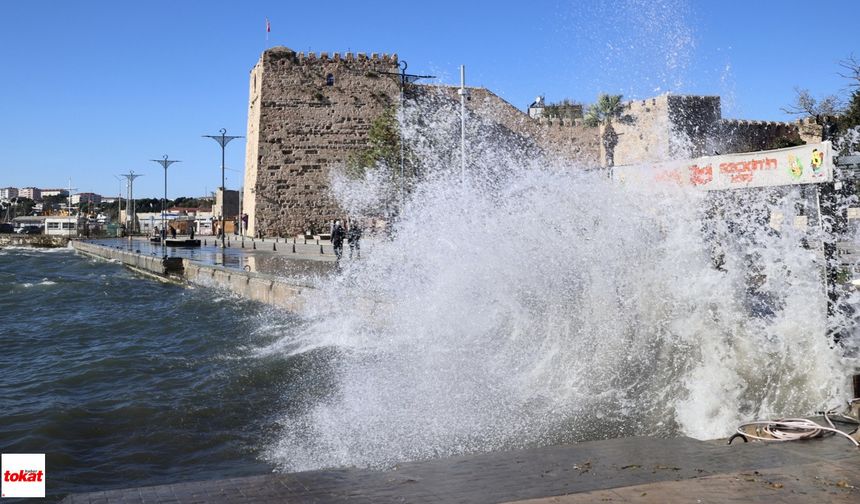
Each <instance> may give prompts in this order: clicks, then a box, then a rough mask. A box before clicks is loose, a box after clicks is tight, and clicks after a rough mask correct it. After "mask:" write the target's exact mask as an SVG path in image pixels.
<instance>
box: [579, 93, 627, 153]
mask: <svg viewBox="0 0 860 504" xmlns="http://www.w3.org/2000/svg"><path fill="white" fill-rule="evenodd" d="M623 109H624V106H623V105H622V104H621V95H608V94H601V95H600V96H598V97H597V103H593V104H592V105H591V106H590V107H588V112H586V113H585V118H584V119H585V124H586V125H588V126H592V127H597V126H599V125H603V135H601V141H602V142H603V148H604V150H605V151H606V166H608V167H609V168H612V167H613V166H614V165H615V146H616V145H618V134H617V133H615V128H613V127H612V120H613V119H620V118H621V111H622V110H623Z"/></svg>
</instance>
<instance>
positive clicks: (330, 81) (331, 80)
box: [325, 74, 334, 86]
mask: <svg viewBox="0 0 860 504" xmlns="http://www.w3.org/2000/svg"><path fill="white" fill-rule="evenodd" d="M325 85H326V86H334V75H332V74H328V75H326V76H325Z"/></svg>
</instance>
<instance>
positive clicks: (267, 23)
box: [266, 18, 272, 33]
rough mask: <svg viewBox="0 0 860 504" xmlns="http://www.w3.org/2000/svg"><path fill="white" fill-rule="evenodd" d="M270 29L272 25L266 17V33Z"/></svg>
mask: <svg viewBox="0 0 860 504" xmlns="http://www.w3.org/2000/svg"><path fill="white" fill-rule="evenodd" d="M271 31H272V25H270V24H269V18H266V33H269V32H271Z"/></svg>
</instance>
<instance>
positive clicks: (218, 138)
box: [203, 128, 242, 249]
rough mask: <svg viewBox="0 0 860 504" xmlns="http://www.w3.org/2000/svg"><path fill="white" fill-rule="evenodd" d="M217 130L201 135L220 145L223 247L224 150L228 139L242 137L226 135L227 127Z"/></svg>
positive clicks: (225, 189)
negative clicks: (214, 133) (216, 132)
mask: <svg viewBox="0 0 860 504" xmlns="http://www.w3.org/2000/svg"><path fill="white" fill-rule="evenodd" d="M219 131H220V132H221V134H220V135H203V136H204V137H205V138H211V139H212V140H215V141H216V142H218V145H220V146H221V229H220V231H221V248H222V249H223V248H224V247H225V243H224V241H225V239H224V237H225V236H226V234H227V233H225V232H224V217H225V216H224V203H225V200H226V199H227V188H226V187H225V185H226V180H225V177H224V152H225V150H226V148H227V144H228V143H230V140H234V139H236V138H242V137H241V136H230V135H227V129H226V128H221V129H220V130H219ZM241 218H242V216H241V215H240V216H239V220H241Z"/></svg>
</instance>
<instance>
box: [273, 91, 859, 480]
mask: <svg viewBox="0 0 860 504" xmlns="http://www.w3.org/2000/svg"><path fill="white" fill-rule="evenodd" d="M438 110H439V109H438V107H434V108H432V109H431V110H424V113H425V117H424V118H423V120H422V121H423V122H422V123H421V127H420V128H418V127H415V128H410V124H412V122H410V121H409V120H408V117H406V114H408V113H409V112H408V111H406V112H404V116H403V117H401V121H402V122H403V123H404V125H405V126H406V128H405V131H406V133H407V137H408V138H410V140H411V141H412V148H413V152H415V153H416V155H417V156H418V157H420V158H421V159H422V160H423V161H424V162H423V163H422V166H423V167H424V172H423V177H422V182H420V183H417V184H415V185H414V186H411V187H410V192H409V193H408V196H407V197H406V198H405V201H404V202H403V204H402V207H401V209H400V211H399V214H398V216H397V219H396V222H395V224H394V225H393V228H392V231H391V235H390V237H388V238H381V239H379V240H378V241H374V242H373V243H372V245H371V244H370V243H369V242H368V243H365V247H364V250H363V255H362V258H361V260H356V261H348V260H345V261H344V264H343V268H342V270H341V272H340V273H339V274H337V275H335V276H333V277H332V278H330V279H327V280H325V281H323V282H322V283H321V285H320V286H319V289H318V290H317V291H316V293H315V294H314V297H313V298H312V299H310V301H309V303H308V307H307V312H306V314H305V321H306V322H305V324H306V325H305V327H303V329H302V330H301V331H298V332H295V333H293V334H291V335H289V336H285V337H284V338H283V339H282V340H281V341H280V342H278V343H275V344H274V345H272V346H271V347H269V348H268V349H267V353H271V352H282V353H283V354H284V355H285V356H286V355H295V354H301V353H303V352H309V351H310V350H311V349H315V348H320V347H322V348H326V349H328V350H332V351H328V352H327V355H328V358H329V359H330V362H329V365H330V366H331V369H330V375H328V374H327V380H330V382H331V383H330V384H328V386H330V387H331V388H330V389H329V390H328V393H326V394H324V395H323V396H322V397H321V398H318V399H316V400H315V401H314V402H313V403H311V404H305V405H304V406H303V407H301V408H293V410H292V411H291V412H290V413H288V414H285V416H284V418H283V419H282V422H281V423H282V432H281V433H280V437H279V439H278V441H277V442H276V443H275V445H274V446H272V447H271V448H270V450H269V453H268V456H269V457H270V458H271V459H272V460H274V461H275V462H276V463H277V464H278V465H279V466H280V467H281V468H283V469H284V470H289V471H296V470H306V469H315V468H321V467H332V466H369V467H389V466H391V465H393V464H396V463H397V462H400V461H404V460H415V459H421V458H429V457H438V456H446V455H454V454H462V453H471V452H483V451H490V450H497V449H506V448H514V447H525V446H535V445H546V444H551V443H563V442H573V441H579V440H588V439H600V438H609V437H618V436H632V435H652V436H674V435H687V436H692V437H695V438H700V439H709V438H718V437H723V436H726V435H728V434H729V433H730V432H731V431H732V430H733V429H734V427H735V426H736V425H737V424H738V423H739V422H740V421H742V420H746V419H750V418H754V417H770V416H774V415H776V416H779V415H797V414H804V413H808V412H812V411H816V410H818V409H820V408H822V407H825V406H835V405H838V404H839V403H840V401H842V400H844V399H845V398H846V397H847V394H848V391H847V386H848V384H847V375H848V373H849V371H848V370H849V369H850V366H851V365H852V363H850V362H848V359H847V358H846V357H844V352H843V349H841V348H840V347H839V346H837V345H834V343H833V341H832V340H830V339H829V338H828V337H827V336H826V334H825V332H826V331H825V328H826V326H827V320H826V308H825V307H826V295H825V293H824V290H823V287H822V283H821V265H820V262H821V259H820V257H819V256H818V255H817V254H816V251H815V247H811V248H808V247H807V248H805V247H804V246H803V244H804V243H803V242H804V239H805V238H808V237H806V236H805V235H804V233H803V232H801V231H799V230H795V229H794V228H792V227H791V226H783V227H782V228H781V231H780V232H779V233H777V232H774V230H773V228H772V227H770V226H768V225H766V223H765V224H764V225H763V224H762V222H761V219H760V215H762V212H768V211H770V210H773V209H778V210H780V211H781V212H782V213H783V214H784V215H786V222H791V219H792V217H793V215H794V213H795V208H796V207H797V205H796V204H795V203H796V202H797V201H798V200H799V199H800V195H799V192H798V191H792V190H788V191H782V192H780V193H779V194H778V197H767V198H765V197H763V196H762V194H761V193H753V194H751V195H749V196H748V197H744V196H743V195H742V194H741V193H735V194H734V195H732V196H731V197H728V196H725V197H721V196H718V195H705V194H704V193H701V192H695V191H687V190H683V189H680V188H672V187H655V188H637V187H629V186H625V185H624V184H621V183H619V182H616V181H611V180H608V179H607V177H606V176H605V174H604V173H603V172H600V171H588V170H584V169H582V168H581V167H576V166H567V165H564V164H560V163H555V162H553V161H552V160H549V159H547V158H543V157H540V156H535V155H534V152H532V150H531V149H524V148H522V146H521V145H515V144H513V143H511V142H499V141H498V136H494V135H480V134H478V131H471V132H470V133H474V134H470V135H469V138H470V139H471V140H470V142H469V145H468V150H469V152H470V167H469V171H468V173H467V176H466V177H465V178H464V180H462V181H461V177H460V174H459V165H458V164H457V157H456V152H457V145H456V141H455V139H456V138H457V136H458V135H457V134H456V133H457V130H456V128H457V124H456V120H455V119H456V116H455V119H454V120H452V119H451V117H450V116H451V114H448V115H445V114H442V113H441V112H438ZM434 111H435V112H434ZM432 114H440V115H439V116H438V117H433V116H432ZM471 119H472V118H470V120H471ZM471 127H473V128H479V127H480V125H477V126H471ZM427 135H433V138H432V139H430V140H431V141H428V140H427V138H426V136H427ZM422 146H426V150H425V147H422ZM440 146H443V147H444V148H440ZM429 150H432V151H433V152H429ZM440 152H442V153H447V154H440ZM523 152H527V153H528V154H527V155H524V154H523ZM382 173H385V171H384V169H383V168H380V171H378V172H374V173H371V174H370V175H369V176H368V177H367V178H366V179H364V180H362V181H351V180H348V179H345V178H339V179H337V180H335V183H334V186H335V188H336V191H337V194H338V196H339V198H340V200H341V201H342V202H344V205H345V207H346V208H347V209H348V210H350V211H352V212H354V213H360V212H361V211H362V209H363V208H368V207H373V206H374V205H378V201H376V198H379V197H380V195H384V194H388V196H390V191H388V192H386V190H383V189H381V188H380V187H379V186H377V184H386V183H388V182H389V180H388V177H387V176H383V175H380V174H382ZM715 208H716V209H717V216H718V217H717V218H716V219H715V218H714V211H713V209H715ZM709 209H710V210H709ZM709 219H711V220H710V221H709ZM708 222H710V223H711V224H710V225H709V224H707V223H708ZM717 256H719V258H720V259H719V261H716V260H715V258H716V257H717ZM715 263H717V264H718V265H719V267H716V266H715Z"/></svg>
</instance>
